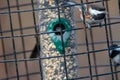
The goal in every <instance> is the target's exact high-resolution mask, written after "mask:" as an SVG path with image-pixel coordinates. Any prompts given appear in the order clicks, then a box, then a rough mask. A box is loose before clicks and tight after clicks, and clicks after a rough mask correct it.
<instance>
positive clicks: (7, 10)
mask: <svg viewBox="0 0 120 80" xmlns="http://www.w3.org/2000/svg"><path fill="white" fill-rule="evenodd" d="M15 1H16V5H11V4H10V0H6V2H7V6H5V7H0V11H1V12H0V16H2V15H8V18H9V20H8V21H9V23H10V24H9V25H10V29H6V30H4V29H3V28H4V27H3V26H2V23H1V22H2V19H0V40H1V43H2V44H1V45H2V49H1V50H2V53H3V54H0V64H1V63H4V65H5V77H4V78H0V80H10V79H17V80H20V78H21V77H26V79H27V80H31V79H30V77H31V76H32V75H39V76H40V77H39V79H41V80H44V79H43V78H44V74H43V72H42V70H43V69H42V60H44V59H52V58H64V64H65V66H64V67H65V68H64V69H65V76H66V80H82V79H90V80H94V79H93V78H95V79H96V80H100V78H99V77H100V76H106V75H110V76H111V80H119V77H118V74H119V73H120V70H119V69H116V68H115V67H114V65H115V64H114V63H113V62H112V61H111V59H110V58H109V59H108V60H109V63H107V64H98V63H97V55H98V54H101V53H102V52H106V54H107V55H108V56H109V53H110V49H109V46H110V45H111V44H114V43H118V44H119V43H120V40H114V39H113V32H112V29H113V27H114V28H115V26H114V25H116V24H120V21H112V19H115V20H118V19H119V18H118V17H113V18H112V17H110V15H109V14H107V18H106V19H104V24H102V26H105V27H104V31H105V33H104V35H105V39H104V40H103V41H96V40H94V39H95V36H94V29H95V28H97V27H98V25H92V29H91V30H90V31H89V32H88V29H87V28H86V27H77V26H73V27H74V28H72V29H71V30H68V31H76V32H79V31H83V32H84V40H85V41H84V42H80V41H79V42H78V43H76V44H75V45H76V46H77V47H85V48H86V50H84V51H82V50H81V52H76V53H75V54H74V55H73V54H64V55H61V56H48V57H45V56H41V53H40V52H39V57H38V58H28V55H29V54H30V53H31V52H32V49H26V45H27V44H26V43H25V39H24V38H27V37H34V38H35V42H36V43H37V50H39V44H42V43H40V37H39V35H45V34H50V33H55V32H56V31H53V32H40V31H39V26H38V23H37V20H36V13H35V12H37V11H42V10H46V9H57V12H58V13H57V14H58V18H59V21H60V17H61V16H60V7H61V6H60V5H59V0H56V6H55V7H48V8H36V7H35V5H37V2H35V1H33V0H31V1H30V2H29V3H23V4H20V3H19V0H15ZM63 1H64V0H63ZM108 1H109V0H100V1H98V0H96V1H92V2H89V1H88V0H86V2H83V0H79V2H78V4H75V5H65V6H63V7H74V6H76V5H82V4H92V3H100V4H103V5H104V6H105V7H106V9H107V11H108V13H109V7H108ZM26 6H31V9H25V10H22V9H20V8H21V7H26ZM14 8H16V10H13V9H14ZM25 12H26V13H27V12H31V13H32V15H31V16H32V21H33V25H31V26H23V23H22V20H23V19H22V16H21V13H25ZM63 13H64V11H63ZM12 14H18V18H17V19H18V21H19V24H18V25H17V27H18V28H14V27H13V20H12ZM37 15H38V14H37ZM83 16H84V15H83ZM38 22H39V21H38ZM75 22H76V23H82V22H81V20H79V21H75ZM60 26H61V25H60ZM25 30H33V31H34V32H35V33H29V34H28V33H26V34H25V33H24V31H25ZM18 31H19V32H20V34H15V32H18ZM63 31H64V30H63ZM61 32H62V31H61ZM6 33H10V34H11V35H10V36H6V35H4V34H6ZM89 36H90V41H89ZM15 38H20V39H21V46H22V49H21V50H19V51H17V49H16V47H17V46H19V45H17V46H16V43H15ZM61 38H62V45H64V43H63V36H62V35H61ZM5 39H11V40H12V46H11V47H12V50H13V51H12V52H7V51H6V46H5V41H4V40H5ZM103 44H104V45H106V46H107V47H106V48H102V49H96V48H95V46H98V45H103ZM63 48H64V47H63ZM54 49H56V48H54ZM64 51H65V50H64ZM17 55H23V57H22V58H20V59H19V58H18V57H17ZM84 55H87V60H88V61H87V62H88V64H87V66H83V65H79V66H78V69H79V70H83V69H89V71H88V72H89V75H84V76H81V75H80V76H79V77H76V78H72V79H69V77H68V72H69V71H68V70H67V60H66V57H68V56H84ZM91 55H92V56H93V58H92V59H91ZM11 56H13V57H14V58H12V59H10V58H8V57H11ZM1 58H3V60H2V59H1ZM92 60H93V64H92ZM28 61H38V62H39V64H38V67H39V70H38V71H36V72H29V67H30V66H28ZM20 62H24V64H25V67H24V68H25V73H24V74H20V72H19V66H18V64H19V63H20ZM8 63H15V65H14V66H15V72H16V75H12V76H10V75H9V69H8ZM105 67H106V68H109V69H110V71H109V72H105V73H99V71H98V69H99V68H105ZM93 70H94V72H93Z"/></svg>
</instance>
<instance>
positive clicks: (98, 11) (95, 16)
mask: <svg viewBox="0 0 120 80" xmlns="http://www.w3.org/2000/svg"><path fill="white" fill-rule="evenodd" d="M67 3H68V4H69V5H74V7H76V8H78V9H79V11H80V18H81V20H82V21H83V22H84V23H85V24H86V26H87V27H88V28H89V29H91V25H92V24H98V25H99V27H102V21H103V20H104V18H105V16H106V14H107V11H106V9H105V7H102V6H100V5H95V4H81V5H76V4H77V3H76V2H73V1H71V2H67Z"/></svg>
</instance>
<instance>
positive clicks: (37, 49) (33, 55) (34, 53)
mask: <svg viewBox="0 0 120 80" xmlns="http://www.w3.org/2000/svg"><path fill="white" fill-rule="evenodd" d="M39 54H40V45H39V44H38V45H37V44H36V45H35V47H34V49H33V50H32V53H31V55H30V58H37V57H38V56H39Z"/></svg>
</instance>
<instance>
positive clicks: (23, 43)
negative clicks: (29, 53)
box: [16, 0, 29, 80]
mask: <svg viewBox="0 0 120 80" xmlns="http://www.w3.org/2000/svg"><path fill="white" fill-rule="evenodd" d="M16 7H17V10H20V8H19V1H18V0H16ZM18 20H19V26H20V34H23V29H22V20H21V15H20V12H18ZM21 39H22V50H23V55H24V58H25V59H26V54H25V41H24V38H23V37H21ZM25 68H26V73H27V74H26V75H27V80H29V75H28V65H27V61H25Z"/></svg>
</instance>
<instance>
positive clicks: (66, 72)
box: [56, 0, 68, 80]
mask: <svg viewBox="0 0 120 80" xmlns="http://www.w3.org/2000/svg"><path fill="white" fill-rule="evenodd" d="M56 4H57V5H56V6H57V9H58V11H57V12H58V18H59V22H61V21H60V9H59V0H56ZM60 27H61V25H60ZM61 34H62V30H61ZM61 39H62V47H63V51H64V53H63V58H64V64H65V65H64V67H65V75H66V80H68V71H67V65H66V64H67V62H66V54H65V47H64V43H63V35H61Z"/></svg>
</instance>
